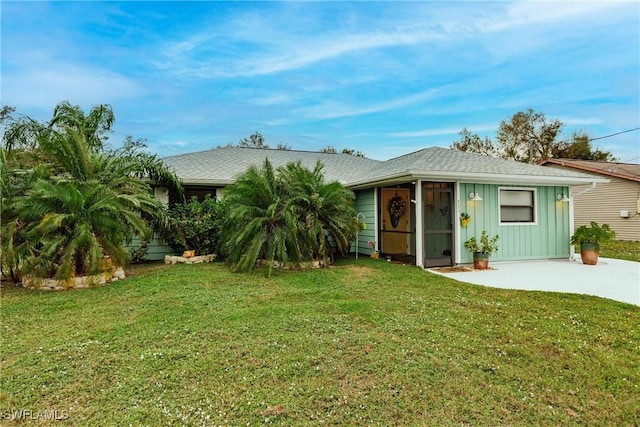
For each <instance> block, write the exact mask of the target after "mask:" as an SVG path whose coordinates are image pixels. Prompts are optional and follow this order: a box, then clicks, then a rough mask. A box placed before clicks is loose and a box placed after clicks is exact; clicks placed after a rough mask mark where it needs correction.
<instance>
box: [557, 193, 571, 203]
mask: <svg viewBox="0 0 640 427" xmlns="http://www.w3.org/2000/svg"><path fill="white" fill-rule="evenodd" d="M556 199H558V201H559V202H568V201H569V198H568V197H567V195H566V194H558V197H556Z"/></svg>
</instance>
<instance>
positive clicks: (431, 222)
mask: <svg viewBox="0 0 640 427" xmlns="http://www.w3.org/2000/svg"><path fill="white" fill-rule="evenodd" d="M422 199H423V202H424V206H423V218H424V265H425V267H437V266H445V265H452V264H453V245H452V243H453V220H452V218H453V209H452V205H453V188H452V184H451V183H447V182H443V183H439V182H427V183H425V184H424V185H423V198H422Z"/></svg>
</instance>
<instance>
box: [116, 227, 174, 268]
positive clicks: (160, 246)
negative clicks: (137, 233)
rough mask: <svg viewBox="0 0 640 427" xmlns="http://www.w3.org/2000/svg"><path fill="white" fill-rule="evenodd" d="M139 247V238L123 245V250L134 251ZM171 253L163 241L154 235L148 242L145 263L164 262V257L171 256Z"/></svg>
mask: <svg viewBox="0 0 640 427" xmlns="http://www.w3.org/2000/svg"><path fill="white" fill-rule="evenodd" d="M139 247H140V238H139V237H134V238H133V240H132V241H131V243H130V244H128V245H125V249H127V250H128V251H133V250H136V249H138V248H139ZM171 254H173V252H172V251H171V248H170V247H169V245H167V244H166V243H165V241H164V240H163V239H161V238H160V237H158V236H157V235H155V234H154V236H153V237H152V238H151V241H150V242H149V249H148V251H147V261H158V260H164V256H165V255H171Z"/></svg>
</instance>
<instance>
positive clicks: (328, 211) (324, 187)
mask: <svg viewBox="0 0 640 427" xmlns="http://www.w3.org/2000/svg"><path fill="white" fill-rule="evenodd" d="M322 168H323V166H322V163H320V162H318V163H317V164H316V166H315V167H314V169H312V170H310V169H307V168H305V167H303V166H302V164H301V163H300V162H297V163H289V164H287V165H286V166H284V167H283V168H281V169H280V176H281V179H282V181H283V182H284V184H285V186H286V187H287V188H288V189H289V192H290V197H291V198H292V203H293V204H294V206H295V209H296V215H297V216H298V218H299V221H300V222H301V223H303V224H304V227H305V230H304V233H305V234H306V237H307V238H308V240H307V242H308V244H310V245H311V252H312V253H313V257H314V259H322V260H323V261H324V263H325V265H327V264H328V263H329V261H333V260H334V257H333V249H332V244H333V245H335V249H336V251H337V252H338V253H339V254H341V255H346V254H347V253H348V252H349V247H350V244H351V241H352V240H353V239H354V237H355V235H356V232H357V231H358V228H359V226H360V224H359V222H358V220H357V219H356V212H355V209H354V207H353V203H354V199H355V196H354V194H353V192H352V191H351V190H349V189H347V188H346V187H344V186H343V185H342V184H340V183H339V182H337V181H333V182H329V183H327V182H325V180H324V173H323V171H322Z"/></svg>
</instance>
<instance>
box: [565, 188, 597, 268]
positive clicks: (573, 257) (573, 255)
mask: <svg viewBox="0 0 640 427" xmlns="http://www.w3.org/2000/svg"><path fill="white" fill-rule="evenodd" d="M597 185H598V184H597V183H595V182H592V183H591V186H589V187H587V188H583V189H582V190H581V191H579V192H578V193H576V194H571V187H569V229H571V234H572V235H573V232H574V230H575V221H574V220H573V212H574V209H573V200H574V198H575V197H577V196H580V195H581V194H584V193H587V192H589V191H591V190H593V189H594V188H596V186H597ZM569 260H570V261H575V260H576V248H575V246H573V245H571V249H570V250H569Z"/></svg>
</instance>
